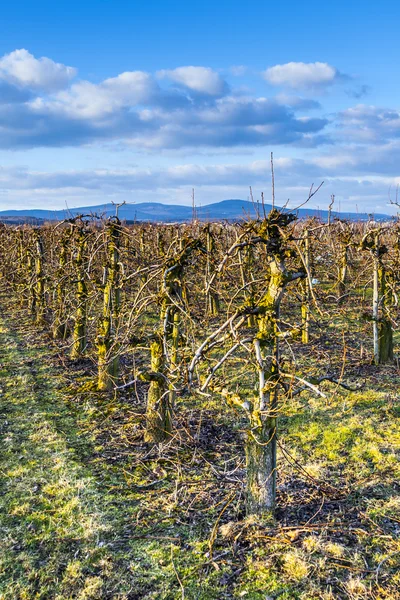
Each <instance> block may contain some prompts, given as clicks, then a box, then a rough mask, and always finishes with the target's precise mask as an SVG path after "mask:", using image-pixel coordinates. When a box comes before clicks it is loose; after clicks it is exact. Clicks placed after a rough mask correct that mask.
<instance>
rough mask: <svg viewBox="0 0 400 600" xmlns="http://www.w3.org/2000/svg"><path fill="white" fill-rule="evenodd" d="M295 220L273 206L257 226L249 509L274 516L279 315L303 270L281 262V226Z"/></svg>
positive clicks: (248, 445)
mask: <svg viewBox="0 0 400 600" xmlns="http://www.w3.org/2000/svg"><path fill="white" fill-rule="evenodd" d="M293 220H295V216H294V215H291V214H281V213H279V211H277V210H276V209H273V210H272V211H271V212H270V214H269V215H268V218H267V219H265V221H264V222H263V224H262V225H261V226H260V228H259V229H258V232H257V233H258V235H259V236H260V237H262V238H264V239H265V241H266V249H267V257H268V262H269V280H268V287H267V291H266V293H265V294H264V296H263V297H262V298H261V300H260V301H259V302H258V304H257V334H256V336H255V338H254V342H253V347H254V354H255V360H256V364H257V366H258V379H259V384H258V388H259V394H258V397H257V398H256V399H255V400H254V401H253V402H252V403H249V404H250V408H249V420H250V429H249V431H248V434H247V440H246V466H247V489H246V505H247V513H248V514H257V515H265V516H268V515H273V513H274V510H275V498H276V469H277V464H276V432H277V398H278V389H277V386H278V381H279V345H278V325H277V324H278V319H279V310H280V304H281V300H282V297H283V295H284V293H285V289H286V286H287V285H288V283H289V282H291V281H293V280H294V279H296V278H298V277H300V276H302V277H304V273H297V274H291V273H288V271H287V269H286V265H285V258H286V255H287V254H286V244H285V239H284V237H283V232H284V231H285V228H287V226H288V225H289V224H290V223H291V222H292V221H293Z"/></svg>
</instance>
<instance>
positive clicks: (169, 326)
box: [143, 239, 201, 443]
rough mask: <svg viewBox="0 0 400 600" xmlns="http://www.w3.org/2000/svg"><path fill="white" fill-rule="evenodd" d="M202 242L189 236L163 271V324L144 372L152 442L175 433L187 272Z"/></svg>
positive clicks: (151, 348) (161, 294)
mask: <svg viewBox="0 0 400 600" xmlns="http://www.w3.org/2000/svg"><path fill="white" fill-rule="evenodd" d="M200 246H201V243H200V240H187V239H185V240H184V243H183V249H182V250H181V251H179V252H178V255H175V256H172V257H171V258H168V259H167V261H166V265H165V269H164V271H163V274H162V284H161V290H160V295H159V300H160V304H161V310H160V325H159V328H158V330H157V331H156V334H155V337H154V340H153V341H152V343H151V346H150V352H151V370H152V372H151V373H150V374H147V375H146V374H144V375H143V378H144V379H147V380H149V381H150V382H151V383H150V388H149V392H148V398H147V416H146V419H147V428H146V440H147V441H149V442H155V443H158V442H160V441H163V440H165V439H167V438H168V437H169V436H170V434H171V430H172V411H173V406H174V402H175V389H174V382H175V381H176V380H177V377H178V371H179V356H178V350H179V342H180V338H181V332H180V327H181V309H182V307H183V305H184V304H185V301H184V298H183V289H184V284H183V272H184V267H185V265H186V262H187V260H188V258H189V256H190V255H191V254H192V252H193V251H194V250H195V249H196V248H199V247H200ZM178 248H179V246H178ZM157 415H158V416H157Z"/></svg>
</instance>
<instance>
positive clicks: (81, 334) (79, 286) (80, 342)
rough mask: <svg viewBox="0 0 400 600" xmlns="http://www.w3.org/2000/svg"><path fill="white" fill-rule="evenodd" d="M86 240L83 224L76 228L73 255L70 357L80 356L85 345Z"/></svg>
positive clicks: (86, 293) (86, 296) (86, 295)
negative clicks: (73, 308) (74, 283)
mask: <svg viewBox="0 0 400 600" xmlns="http://www.w3.org/2000/svg"><path fill="white" fill-rule="evenodd" d="M86 242H87V232H86V231H85V230H84V228H83V226H80V227H79V228H78V232H77V251H76V256H75V260H74V263H75V274H76V292H75V297H76V310H75V315H74V320H75V325H74V330H73V334H72V349H71V358H72V359H78V358H81V357H82V356H83V354H84V352H85V349H86V345H87V337H86V336H87V334H86V331H87V322H86V319H87V298H88V292H87V286H86V278H85V265H84V257H85V249H86Z"/></svg>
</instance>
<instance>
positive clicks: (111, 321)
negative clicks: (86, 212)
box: [96, 219, 121, 390]
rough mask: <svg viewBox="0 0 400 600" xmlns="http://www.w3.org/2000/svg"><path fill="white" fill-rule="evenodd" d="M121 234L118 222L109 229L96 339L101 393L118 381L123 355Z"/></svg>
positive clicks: (113, 222)
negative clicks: (118, 333) (118, 334)
mask: <svg viewBox="0 0 400 600" xmlns="http://www.w3.org/2000/svg"><path fill="white" fill-rule="evenodd" d="M120 233H121V227H120V222H119V220H118V219H115V220H113V221H110V222H109V223H108V226H107V230H106V235H107V259H106V262H105V264H104V295H103V316H102V320H101V323H100V327H99V332H98V335H97V338H96V345H97V363H98V389H99V390H109V389H111V388H112V387H113V386H114V385H115V383H116V381H117V378H118V372H119V355H118V347H117V344H116V331H117V329H118V324H119V314H120V303H121V298H120V295H121V291H120V250H119V248H120Z"/></svg>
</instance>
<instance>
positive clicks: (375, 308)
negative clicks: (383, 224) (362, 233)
mask: <svg viewBox="0 0 400 600" xmlns="http://www.w3.org/2000/svg"><path fill="white" fill-rule="evenodd" d="M371 251H372V260H373V284H372V328H373V344H374V362H375V364H376V365H377V364H379V324H378V319H379V232H378V231H376V232H375V233H374V242H373V246H372V247H371Z"/></svg>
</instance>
